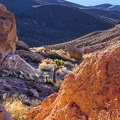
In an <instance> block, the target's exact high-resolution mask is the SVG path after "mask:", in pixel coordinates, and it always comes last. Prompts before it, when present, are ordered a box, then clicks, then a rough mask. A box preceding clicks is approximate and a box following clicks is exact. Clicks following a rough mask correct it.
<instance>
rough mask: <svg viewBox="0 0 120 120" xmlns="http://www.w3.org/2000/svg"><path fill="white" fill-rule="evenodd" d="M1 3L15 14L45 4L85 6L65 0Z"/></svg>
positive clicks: (31, 0) (20, 0)
mask: <svg viewBox="0 0 120 120" xmlns="http://www.w3.org/2000/svg"><path fill="white" fill-rule="evenodd" d="M0 3H1V4H3V5H5V6H6V7H7V9H8V10H9V11H11V12H13V13H14V14H15V15H17V14H19V13H22V12H24V11H26V10H28V9H30V8H32V6H38V5H45V4H62V5H66V6H73V7H77V8H85V6H82V5H78V4H75V3H71V2H68V1H65V0H19V1H17V0H0Z"/></svg>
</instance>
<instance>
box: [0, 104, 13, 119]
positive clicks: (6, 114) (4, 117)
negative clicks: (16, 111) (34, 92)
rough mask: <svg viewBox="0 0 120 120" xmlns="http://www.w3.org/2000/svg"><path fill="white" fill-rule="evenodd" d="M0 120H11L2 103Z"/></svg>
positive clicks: (0, 105)
mask: <svg viewBox="0 0 120 120" xmlns="http://www.w3.org/2000/svg"><path fill="white" fill-rule="evenodd" d="M0 120H13V119H12V117H11V116H10V115H9V114H8V112H7V111H6V109H5V108H4V107H3V105H2V104H0Z"/></svg>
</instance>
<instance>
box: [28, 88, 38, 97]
mask: <svg viewBox="0 0 120 120" xmlns="http://www.w3.org/2000/svg"><path fill="white" fill-rule="evenodd" d="M28 95H30V96H32V97H36V98H39V94H38V92H37V90H35V89H30V90H29V92H28Z"/></svg>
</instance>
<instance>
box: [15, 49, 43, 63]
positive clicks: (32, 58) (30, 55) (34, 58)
mask: <svg viewBox="0 0 120 120" xmlns="http://www.w3.org/2000/svg"><path fill="white" fill-rule="evenodd" d="M16 54H18V55H20V57H22V58H23V59H24V60H25V61H27V62H36V63H40V62H41V61H42V60H43V56H42V55H40V54H39V53H34V52H31V51H25V50H16Z"/></svg>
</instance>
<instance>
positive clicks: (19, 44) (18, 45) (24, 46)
mask: <svg viewBox="0 0 120 120" xmlns="http://www.w3.org/2000/svg"><path fill="white" fill-rule="evenodd" d="M16 49H17V50H29V46H28V45H27V44H26V43H25V42H23V41H21V40H19V41H18V42H17V43H16Z"/></svg>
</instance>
